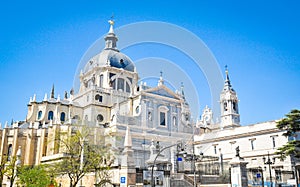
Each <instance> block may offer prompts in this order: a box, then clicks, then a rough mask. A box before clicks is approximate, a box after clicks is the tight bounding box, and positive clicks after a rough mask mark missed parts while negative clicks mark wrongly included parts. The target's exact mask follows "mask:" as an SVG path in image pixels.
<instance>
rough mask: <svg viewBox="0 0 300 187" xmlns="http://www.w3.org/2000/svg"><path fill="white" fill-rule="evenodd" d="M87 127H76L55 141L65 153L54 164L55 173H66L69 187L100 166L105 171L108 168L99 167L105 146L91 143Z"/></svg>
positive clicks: (73, 186) (102, 159) (104, 158)
mask: <svg viewBox="0 0 300 187" xmlns="http://www.w3.org/2000/svg"><path fill="white" fill-rule="evenodd" d="M89 137H90V133H89V130H88V129H83V128H81V129H77V130H76V132H75V133H72V134H71V135H66V134H63V135H62V134H61V135H60V136H59V137H57V138H56V140H55V141H57V143H58V144H59V145H60V146H61V149H63V150H64V153H65V154H66V156H65V157H63V158H62V159H61V160H60V161H59V162H57V163H56V164H55V165H54V168H55V173H56V174H57V175H67V176H68V177H69V180H70V183H69V186H70V187H76V185H77V184H78V183H79V181H80V180H81V179H82V178H83V177H84V176H85V175H86V174H87V173H88V172H95V171H98V169H99V168H101V169H102V170H103V171H104V170H105V171H107V170H109V169H110V168H109V167H108V166H107V164H106V165H105V166H106V167H101V165H100V164H101V163H105V162H104V161H105V160H106V151H107V149H106V147H105V146H102V147H101V146H96V145H92V144H91V141H89Z"/></svg>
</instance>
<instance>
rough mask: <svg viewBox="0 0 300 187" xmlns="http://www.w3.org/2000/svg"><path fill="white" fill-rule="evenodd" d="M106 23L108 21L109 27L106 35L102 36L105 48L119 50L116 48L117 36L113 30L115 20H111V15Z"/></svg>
mask: <svg viewBox="0 0 300 187" xmlns="http://www.w3.org/2000/svg"><path fill="white" fill-rule="evenodd" d="M108 23H109V25H110V27H109V31H108V33H107V35H106V36H105V38H104V40H105V49H112V50H115V51H119V50H118V49H117V41H118V38H117V36H116V35H115V32H114V24H115V21H114V20H113V16H112V17H111V19H110V20H109V21H108Z"/></svg>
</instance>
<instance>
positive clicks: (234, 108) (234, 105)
mask: <svg viewBox="0 0 300 187" xmlns="http://www.w3.org/2000/svg"><path fill="white" fill-rule="evenodd" d="M232 108H233V111H236V102H233V103H232Z"/></svg>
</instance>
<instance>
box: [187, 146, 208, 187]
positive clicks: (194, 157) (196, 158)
mask: <svg viewBox="0 0 300 187" xmlns="http://www.w3.org/2000/svg"><path fill="white" fill-rule="evenodd" d="M193 152H194V150H193ZM203 157H204V156H203V153H202V152H200V154H199V155H196V154H195V153H192V154H188V153H187V152H184V153H183V158H184V160H185V161H191V162H192V163H193V173H194V187H196V186H197V184H196V161H201V160H202V159H203Z"/></svg>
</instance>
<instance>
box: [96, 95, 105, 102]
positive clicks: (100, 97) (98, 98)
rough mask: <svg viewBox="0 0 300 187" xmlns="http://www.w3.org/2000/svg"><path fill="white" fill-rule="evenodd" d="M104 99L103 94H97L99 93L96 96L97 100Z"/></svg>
mask: <svg viewBox="0 0 300 187" xmlns="http://www.w3.org/2000/svg"><path fill="white" fill-rule="evenodd" d="M102 99H103V96H102V95H99V94H97V95H96V96H95V100H96V101H99V102H102Z"/></svg>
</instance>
